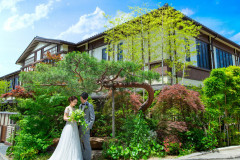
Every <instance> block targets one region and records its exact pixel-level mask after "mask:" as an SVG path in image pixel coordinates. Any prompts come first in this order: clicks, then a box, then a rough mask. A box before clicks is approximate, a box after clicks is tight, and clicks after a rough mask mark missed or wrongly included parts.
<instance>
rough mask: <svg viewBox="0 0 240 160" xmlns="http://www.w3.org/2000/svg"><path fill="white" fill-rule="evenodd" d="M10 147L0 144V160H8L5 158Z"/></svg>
mask: <svg viewBox="0 0 240 160" xmlns="http://www.w3.org/2000/svg"><path fill="white" fill-rule="evenodd" d="M7 148H8V146H7V145H5V144H4V143H0V160H7V158H6V157H5V155H6V151H7Z"/></svg>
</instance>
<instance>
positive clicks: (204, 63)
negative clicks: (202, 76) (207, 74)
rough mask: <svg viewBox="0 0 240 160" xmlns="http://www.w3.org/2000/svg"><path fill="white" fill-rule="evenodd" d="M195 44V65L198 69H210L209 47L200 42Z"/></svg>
mask: <svg viewBox="0 0 240 160" xmlns="http://www.w3.org/2000/svg"><path fill="white" fill-rule="evenodd" d="M196 43H197V65H198V67H200V68H205V69H210V68H211V67H210V58H209V49H208V48H209V45H208V44H207V43H205V42H202V41H200V40H197V41H196Z"/></svg>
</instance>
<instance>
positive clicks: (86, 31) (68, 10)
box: [0, 0, 240, 77]
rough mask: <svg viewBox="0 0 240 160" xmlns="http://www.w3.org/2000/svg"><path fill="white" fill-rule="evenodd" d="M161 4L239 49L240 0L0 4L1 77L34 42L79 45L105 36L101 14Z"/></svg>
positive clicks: (9, 0)
mask: <svg viewBox="0 0 240 160" xmlns="http://www.w3.org/2000/svg"><path fill="white" fill-rule="evenodd" d="M165 3H168V4H169V5H171V6H173V7H174V8H175V9H177V10H180V11H182V12H183V13H184V14H185V15H187V16H189V17H191V18H192V19H194V20H196V21H198V22H200V23H201V24H203V25H205V26H207V27H208V28H210V29H212V30H214V31H216V32H217V33H219V34H221V35H223V36H224V37H226V38H229V39H230V40H232V41H234V42H235V43H237V44H240V0H200V1H199V0H162V1H157V0H0V77H1V76H4V75H6V74H9V73H12V72H14V71H17V70H19V69H20V67H21V66H20V65H16V64H15V62H16V61H17V59H18V58H19V57H20V55H21V54H22V53H23V51H24V50H25V49H26V48H27V46H28V45H29V44H30V42H31V41H32V40H33V38H34V37H35V36H40V37H45V38H51V39H61V40H66V41H70V42H75V43H77V42H79V41H81V40H83V39H86V38H88V37H90V36H93V35H95V34H97V33H101V32H103V31H104V30H105V28H104V25H105V24H106V23H107V20H106V18H105V17H104V16H103V13H105V14H106V15H109V16H111V17H116V16H117V15H118V14H119V13H120V12H124V13H130V12H131V10H130V9H129V7H136V6H140V7H142V6H143V4H146V5H147V6H148V8H150V9H156V8H158V6H159V4H160V5H161V6H162V5H163V4H165Z"/></svg>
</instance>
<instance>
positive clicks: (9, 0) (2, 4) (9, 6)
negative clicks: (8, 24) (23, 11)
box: [0, 0, 23, 13]
mask: <svg viewBox="0 0 240 160" xmlns="http://www.w3.org/2000/svg"><path fill="white" fill-rule="evenodd" d="M20 1H23V0H1V1H0V13H1V12H2V11H3V10H11V11H12V12H16V11H17V8H16V4H17V3H18V2H20Z"/></svg>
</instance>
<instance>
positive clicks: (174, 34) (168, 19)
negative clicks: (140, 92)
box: [105, 5, 201, 84]
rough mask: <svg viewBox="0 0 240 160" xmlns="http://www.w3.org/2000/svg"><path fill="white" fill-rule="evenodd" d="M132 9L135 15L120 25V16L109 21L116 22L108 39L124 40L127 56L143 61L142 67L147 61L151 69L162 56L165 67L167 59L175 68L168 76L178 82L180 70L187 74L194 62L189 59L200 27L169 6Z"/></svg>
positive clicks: (193, 53)
mask: <svg viewBox="0 0 240 160" xmlns="http://www.w3.org/2000/svg"><path fill="white" fill-rule="evenodd" d="M130 9H132V12H131V15H132V16H133V17H131V18H130V20H129V19H128V20H125V21H127V22H126V23H121V24H119V23H118V22H119V20H118V19H111V21H109V24H115V25H112V27H113V28H111V27H110V28H108V30H107V31H106V32H105V40H106V41H107V42H108V43H109V44H112V45H111V46H114V45H115V46H116V43H119V42H120V41H121V42H123V45H122V49H123V50H124V52H123V53H122V54H123V57H124V59H125V60H130V61H134V62H138V63H142V64H143V67H145V63H146V62H147V63H148V68H150V62H151V61H154V60H158V59H159V58H160V59H161V60H162V61H163V62H162V66H163V63H164V58H166V59H167V60H165V62H166V63H167V64H168V66H169V67H170V68H171V69H172V71H171V72H170V73H168V75H169V76H170V77H171V81H172V84H174V83H177V73H178V72H180V71H182V72H183V73H182V74H183V76H184V75H185V69H186V68H187V66H188V65H190V64H192V63H191V62H188V61H186V59H187V58H189V57H191V56H193V55H195V54H196V45H195V39H194V38H196V37H197V36H198V35H199V30H200V28H201V27H200V26H197V25H195V24H194V22H193V21H191V20H189V19H187V18H186V17H185V16H184V15H183V14H182V13H181V12H180V11H177V10H175V9H174V8H173V7H170V6H168V5H165V6H163V7H159V9H156V10H150V9H148V8H140V7H131V8H130ZM113 37H114V38H113ZM116 37H117V38H116ZM109 53H110V52H109ZM110 54H111V53H110ZM162 81H163V73H162ZM162 83H163V82H162Z"/></svg>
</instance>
